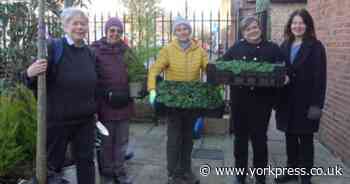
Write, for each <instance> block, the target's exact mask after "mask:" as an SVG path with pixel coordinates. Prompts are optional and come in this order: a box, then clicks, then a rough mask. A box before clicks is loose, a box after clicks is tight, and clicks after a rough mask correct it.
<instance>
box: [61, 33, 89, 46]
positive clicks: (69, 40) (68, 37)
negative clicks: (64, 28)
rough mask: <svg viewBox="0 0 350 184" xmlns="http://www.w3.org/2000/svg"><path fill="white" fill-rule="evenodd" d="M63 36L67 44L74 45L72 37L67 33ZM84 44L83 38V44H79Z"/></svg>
mask: <svg viewBox="0 0 350 184" xmlns="http://www.w3.org/2000/svg"><path fill="white" fill-rule="evenodd" d="M64 38H66V40H67V44H68V45H69V46H75V45H74V41H73V39H72V38H71V37H70V36H69V35H68V34H65V35H64ZM84 45H85V41H84V40H83V44H82V45H81V47H83V46H84Z"/></svg>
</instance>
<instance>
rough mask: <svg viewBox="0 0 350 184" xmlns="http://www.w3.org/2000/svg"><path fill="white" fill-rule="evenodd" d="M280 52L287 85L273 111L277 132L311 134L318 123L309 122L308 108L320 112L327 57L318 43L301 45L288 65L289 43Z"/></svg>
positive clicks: (322, 104)
mask: <svg viewBox="0 0 350 184" xmlns="http://www.w3.org/2000/svg"><path fill="white" fill-rule="evenodd" d="M281 50H282V52H283V55H284V57H285V58H286V60H287V63H288V68H289V72H288V76H289V77H290V83H289V85H287V86H286V87H284V88H283V89H282V90H281V93H280V100H279V105H278V107H277V111H276V121H277V128H278V129H279V130H282V131H285V132H288V133H301V134H304V133H305V134H306V133H313V132H317V131H318V129H319V124H320V121H319V120H316V121H315V120H309V119H308V118H307V112H308V109H309V108H310V106H317V107H320V108H323V106H324V101H325V94H326V79H327V77H326V76H327V71H326V70H327V66H326V65H327V64H326V62H327V57H326V52H325V48H324V46H323V45H322V43H321V42H320V41H318V40H305V41H303V43H302V45H301V48H300V50H299V52H298V53H297V56H296V58H295V60H294V62H293V64H290V63H291V62H290V59H289V58H290V57H289V56H290V52H291V43H289V42H284V43H283V44H282V45H281Z"/></svg>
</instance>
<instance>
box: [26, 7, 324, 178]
mask: <svg viewBox="0 0 350 184" xmlns="http://www.w3.org/2000/svg"><path fill="white" fill-rule="evenodd" d="M62 22H63V27H64V32H65V35H64V37H62V38H60V40H61V42H59V43H62V44H63V53H62V56H61V57H60V58H59V59H58V62H57V61H56V62H53V60H57V59H55V58H54V57H55V56H57V53H55V52H57V50H58V49H57V48H56V47H57V46H55V45H57V44H53V43H51V44H50V42H49V47H48V59H47V60H46V59H38V60H36V61H35V62H33V63H32V64H31V65H30V66H29V67H28V68H27V69H26V71H25V72H24V74H23V77H24V80H25V82H26V84H27V86H29V87H30V88H32V89H35V88H36V77H37V76H38V75H41V74H43V73H46V75H47V104H48V106H47V125H48V128H47V131H48V133H47V135H48V137H47V151H48V169H49V174H48V181H49V183H50V181H51V182H54V180H57V177H55V176H56V173H59V172H61V169H62V167H63V163H64V159H65V152H66V148H67V144H68V143H69V142H71V143H72V148H73V150H72V152H73V155H74V159H75V163H76V166H77V179H78V183H79V184H93V183H95V170H94V138H95V127H94V124H95V122H96V118H97V119H98V120H99V121H101V122H102V123H103V124H104V125H105V126H106V127H107V129H108V131H109V132H110V135H109V136H105V137H103V140H102V147H101V149H100V151H98V154H97V157H98V161H99V162H98V163H99V171H100V173H101V176H102V179H103V181H102V182H103V184H112V183H116V184H131V183H132V180H131V178H130V176H129V175H128V173H127V171H126V169H125V163H124V162H125V161H124V156H125V154H126V153H125V152H126V148H127V144H128V136H129V135H128V132H129V130H128V129H129V126H128V125H129V120H130V117H131V116H132V115H133V109H134V106H133V101H132V99H131V98H130V97H129V94H128V91H129V86H128V77H127V76H128V75H127V72H128V70H127V63H128V62H132V61H130V60H132V58H133V57H128V56H130V54H127V53H131V54H132V51H131V49H130V48H129V47H128V46H127V45H126V44H125V43H124V42H123V41H122V39H121V36H122V34H123V31H124V30H123V27H124V26H123V24H122V22H121V21H120V20H119V19H118V18H116V17H113V18H110V19H109V20H108V21H107V22H106V24H105V31H106V32H105V33H106V37H103V38H101V39H100V40H98V41H96V42H94V43H93V44H92V45H91V46H88V45H87V44H86V43H85V42H84V38H85V36H86V34H87V32H88V17H87V16H86V15H85V14H84V13H83V12H82V11H81V10H79V9H75V8H68V9H65V10H64V11H63V13H62ZM240 30H241V33H242V35H243V39H242V40H239V41H237V42H236V43H235V44H234V45H233V46H232V47H231V48H229V49H228V51H227V52H226V53H224V55H223V56H222V60H225V61H230V60H234V59H239V60H242V59H243V60H256V61H265V62H271V63H278V62H284V63H285V66H286V68H287V71H288V72H287V75H286V76H285V85H284V86H283V87H282V88H278V89H277V88H267V87H243V86H231V87H230V101H231V103H230V105H231V111H232V112H231V115H232V118H233V120H234V135H235V138H234V157H235V167H237V168H244V169H246V171H248V142H249V140H251V142H252V146H253V154H254V159H253V166H254V167H255V168H265V167H267V164H268V146H267V130H268V125H269V120H270V116H271V112H272V110H273V109H275V110H276V121H277V128H278V129H279V130H281V131H283V132H285V137H286V148H287V158H288V160H287V166H286V167H288V168H305V169H306V171H307V172H309V171H310V170H311V168H312V167H313V163H314V148H313V146H314V145H313V133H314V132H316V131H318V128H319V122H320V118H321V112H322V108H323V105H324V99H325V89H326V54H325V49H324V46H323V45H322V43H321V42H320V41H318V40H317V38H316V34H315V28H314V24H313V20H312V17H311V16H310V14H309V13H308V12H307V11H306V10H304V9H302V10H297V11H295V12H294V13H292V14H291V16H290V18H289V20H288V21H287V24H286V27H285V40H284V42H283V43H282V45H281V46H280V47H279V46H278V45H276V44H275V43H272V42H270V41H268V40H266V38H264V37H263V36H262V35H263V34H262V29H261V27H260V24H259V22H258V20H257V19H256V18H254V17H246V18H245V19H243V20H242V22H241V24H240ZM173 33H174V35H175V37H176V39H174V40H173V41H172V42H170V43H169V44H168V45H167V46H165V47H164V48H162V49H161V50H160V53H159V56H158V57H157V60H156V62H155V63H154V64H153V65H152V66H151V67H150V69H149V73H148V81H147V89H148V91H149V102H150V104H152V105H154V103H155V99H156V96H157V91H156V86H157V84H156V83H157V80H156V78H157V76H158V75H159V74H160V73H161V72H163V73H164V76H165V80H174V81H198V80H201V79H202V76H203V74H204V73H205V72H206V67H207V64H208V56H207V53H206V51H205V50H204V49H203V48H201V47H200V46H199V45H198V43H197V42H196V41H195V40H194V39H193V38H192V37H191V33H192V28H191V24H190V23H189V22H188V21H187V20H186V19H183V18H181V17H177V18H176V20H175V21H174V23H173ZM54 42H57V41H54ZM167 116H168V128H167V135H168V139H167V146H166V153H167V171H168V172H167V174H168V181H167V183H168V184H199V179H198V178H197V177H196V174H195V173H196V172H194V171H192V165H191V153H192V148H193V137H192V129H193V126H194V123H195V119H196V118H197V117H196V114H195V113H193V112H192V111H191V110H176V111H171V112H168V114H167ZM255 177H256V180H255V181H256V184H265V177H266V176H264V175H260V176H255ZM245 179H246V178H245V176H236V177H235V180H234V183H235V184H244V183H245ZM297 179H298V176H297V175H288V174H287V173H286V174H284V175H282V176H280V177H278V178H277V179H276V182H278V183H284V182H287V181H291V180H297ZM300 181H301V183H302V184H311V176H310V175H303V176H300ZM50 184H51V183H50Z"/></svg>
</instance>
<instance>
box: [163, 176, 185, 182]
mask: <svg viewBox="0 0 350 184" xmlns="http://www.w3.org/2000/svg"><path fill="white" fill-rule="evenodd" d="M167 184H186V183H185V181H184V180H183V179H182V178H181V177H168V182H167Z"/></svg>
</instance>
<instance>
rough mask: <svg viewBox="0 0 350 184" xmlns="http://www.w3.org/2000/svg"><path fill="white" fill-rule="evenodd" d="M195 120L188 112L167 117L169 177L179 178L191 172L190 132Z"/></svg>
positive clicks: (194, 116) (192, 114) (191, 142)
mask: <svg viewBox="0 0 350 184" xmlns="http://www.w3.org/2000/svg"><path fill="white" fill-rule="evenodd" d="M196 118H197V117H196V115H195V114H194V113H191V112H189V111H179V112H174V113H172V114H170V115H169V119H168V120H169V121H168V130H167V134H168V140H167V162H168V163H167V168H168V175H169V176H180V175H183V174H184V173H187V172H191V159H192V158H191V154H192V147H193V140H192V136H193V134H192V131H193V126H194V123H195V120H196Z"/></svg>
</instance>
